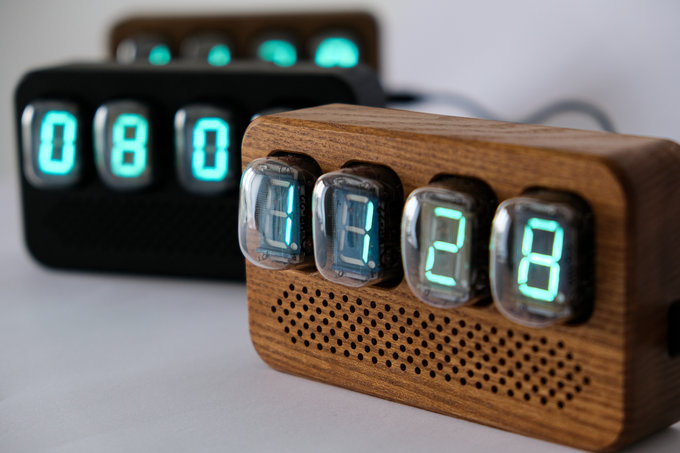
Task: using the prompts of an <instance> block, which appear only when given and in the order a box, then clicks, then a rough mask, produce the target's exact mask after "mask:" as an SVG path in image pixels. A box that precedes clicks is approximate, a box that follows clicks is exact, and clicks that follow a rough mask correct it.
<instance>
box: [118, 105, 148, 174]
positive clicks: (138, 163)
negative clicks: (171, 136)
mask: <svg viewBox="0 0 680 453" xmlns="http://www.w3.org/2000/svg"><path fill="white" fill-rule="evenodd" d="M148 139H149V123H148V122H147V120H146V118H144V117H143V116H142V115H140V114H138V113H123V114H121V115H120V116H118V118H116V121H115V122H114V123H113V127H112V132H111V141H112V144H113V147H112V148H111V172H112V173H113V174H114V175H116V176H118V177H120V178H137V177H139V176H140V175H141V174H142V173H144V170H146V157H147V149H146V143H147V141H148Z"/></svg>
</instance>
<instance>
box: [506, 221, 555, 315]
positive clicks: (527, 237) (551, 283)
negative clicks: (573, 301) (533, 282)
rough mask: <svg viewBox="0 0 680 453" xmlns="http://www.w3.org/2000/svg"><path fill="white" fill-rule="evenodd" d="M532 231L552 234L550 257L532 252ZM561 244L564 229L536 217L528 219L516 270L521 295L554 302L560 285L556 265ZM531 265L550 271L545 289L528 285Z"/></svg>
mask: <svg viewBox="0 0 680 453" xmlns="http://www.w3.org/2000/svg"><path fill="white" fill-rule="evenodd" d="M534 230H542V231H547V232H549V233H554V236H553V244H552V253H551V254H550V255H545V254H542V253H535V252H533V251H532V248H533V244H534ZM563 243H564V229H563V228H562V227H561V226H560V224H559V223H558V222H556V221H555V220H546V219H539V218H537V217H532V218H530V219H529V221H528V222H527V225H526V226H525V227H524V236H523V237H522V256H523V258H522V259H521V260H520V262H519V268H518V270H517V284H518V285H519V290H520V292H521V293H522V294H524V295H525V296H527V297H531V298H532V299H537V300H542V301H544V302H552V301H554V300H555V297H557V292H558V289H559V284H560V265H559V264H558V263H559V261H560V259H561V258H562V248H563ZM532 264H533V265H536V266H544V267H547V268H549V269H550V274H549V277H548V282H547V283H548V287H547V288H538V287H534V286H530V285H529V283H528V280H529V267H530V266H531V265H532Z"/></svg>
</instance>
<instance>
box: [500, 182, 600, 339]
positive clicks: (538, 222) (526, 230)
mask: <svg viewBox="0 0 680 453" xmlns="http://www.w3.org/2000/svg"><path fill="white" fill-rule="evenodd" d="M594 256H595V242H594V236H593V216H592V211H591V210H590V207H589V206H588V203H587V202H586V201H585V200H584V199H582V198H581V197H579V196H577V195H575V194H572V193H569V192H561V191H553V190H548V189H531V190H529V191H527V192H526V193H525V194H523V195H522V196H520V197H516V198H510V199H508V200H505V201H504V202H502V203H501V204H500V206H499V207H498V210H497V211H496V216H495V218H494V220H493V227H492V233H491V241H490V243H489V264H490V266H489V281H490V282H491V293H492V296H493V300H494V303H495V304H496V306H497V307H498V309H499V310H500V311H501V312H502V313H503V314H504V315H505V316H507V317H508V318H510V319H511V320H513V321H515V322H518V323H520V324H524V325H527V326H532V327H545V326H549V325H551V324H554V323H556V322H567V321H569V322H581V321H582V320H584V319H585V318H587V316H588V315H589V314H590V313H591V312H592V307H593V301H594V299H593V295H594V286H593V280H594V279H593V274H594V272H595V268H594Z"/></svg>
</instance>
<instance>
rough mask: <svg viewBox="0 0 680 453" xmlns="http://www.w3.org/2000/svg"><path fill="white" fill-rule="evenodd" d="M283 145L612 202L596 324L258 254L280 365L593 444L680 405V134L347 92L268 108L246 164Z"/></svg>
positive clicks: (664, 422)
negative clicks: (675, 321) (388, 104)
mask: <svg viewBox="0 0 680 453" xmlns="http://www.w3.org/2000/svg"><path fill="white" fill-rule="evenodd" d="M275 151H289V152H295V153H302V154H306V155H308V156H311V157H313V158H314V159H315V160H316V161H317V162H318V163H319V165H320V166H321V169H322V171H323V172H324V173H326V172H330V171H333V170H336V169H339V168H341V167H342V166H343V165H344V164H346V163H347V162H349V161H356V160H359V161H366V162H374V163H380V164H383V165H387V166H389V167H390V168H391V169H392V170H394V171H395V172H396V173H397V174H398V175H399V177H400V179H401V181H402V184H403V186H404V195H405V196H406V195H408V194H409V193H410V192H411V191H412V190H414V189H415V188H417V187H421V186H425V185H427V184H428V183H429V182H430V180H431V179H432V178H433V177H434V176H435V175H440V174H450V175H461V176H469V177H475V178H479V179H481V180H483V181H485V182H486V183H487V184H489V186H491V188H492V189H493V190H494V192H495V193H496V196H497V197H498V200H499V202H500V201H503V200H505V199H507V198H510V197H515V196H518V195H519V194H521V193H522V192H523V191H525V190H526V189H528V188H533V187H543V188H551V189H557V190H564V191H569V192H573V193H575V194H577V195H579V196H581V197H582V198H583V199H585V200H586V201H587V202H588V203H589V204H590V207H591V209H592V210H593V213H594V216H595V249H594V253H595V259H594V261H595V273H596V285H595V301H594V310H593V313H592V315H591V317H590V318H589V319H588V320H587V321H586V322H584V323H581V324H579V325H558V326H553V327H549V328H543V329H532V328H527V327H523V326H520V325H518V324H515V323H512V322H511V321H509V320H507V319H506V318H505V317H503V316H502V315H501V314H500V313H499V312H498V311H497V310H496V309H495V308H494V305H493V304H489V305H485V306H471V307H468V306H466V307H462V308H456V309H440V308H435V307H431V306H429V305H426V304H424V303H422V302H420V301H419V300H418V299H417V298H416V297H415V296H413V295H412V293H411V291H410V289H409V288H408V285H407V284H406V281H405V280H402V281H401V283H400V284H399V285H398V286H396V287H394V288H379V287H363V288H359V289H353V288H346V287H343V286H340V285H336V284H333V283H330V282H328V281H326V280H324V279H323V278H322V277H321V276H320V275H319V273H318V272H316V271H314V270H313V269H312V270H310V271H279V272H274V271H267V270H263V269H260V268H258V267H255V266H253V265H251V264H248V265H247V285H248V309H249V322H250V333H251V337H252V341H253V343H254V345H255V347H256V349H257V351H258V353H259V354H260V355H261V357H262V358H263V359H264V360H265V361H266V362H267V363H268V364H269V365H271V366H272V367H274V368H276V369H278V370H281V371H285V372H288V373H293V374H296V375H300V376H305V377H308V378H311V379H315V380H318V381H322V382H326V383H329V384H333V385H338V386H341V387H346V388H349V389H352V390H356V391H359V392H363V393H367V394H370V395H375V396H379V397H381V398H386V399H389V400H393V401H398V402H401V403H405V404H409V405H413V406H417V407H421V408H424V409H428V410H431V411H435V412H439V413H442V414H447V415H452V416H456V417H460V418H464V419H468V420H472V421H475V422H479V423H484V424H486V425H490V426H494V427H498V428H502V429H505V430H509V431H514V432H517V433H521V434H525V435H528V436H532V437H537V438H541V439H546V440H550V441H553V442H558V443H562V444H566V445H570V446H574V447H578V448H584V449H588V450H596V451H610V450H616V449H618V448H621V447H622V446H624V445H627V444H629V443H631V442H633V441H635V440H637V439H640V438H642V437H643V436H646V435H648V434H650V433H652V432H654V431H657V430H659V429H662V428H664V427H666V426H668V425H670V424H672V423H674V422H675V421H677V420H678V419H680V385H679V384H680V357H671V354H669V348H668V343H667V338H668V337H669V332H670V331H671V330H672V329H678V328H680V326H678V325H672V324H671V323H669V320H668V317H669V310H670V307H671V305H672V304H673V303H674V302H675V301H678V300H680V265H679V264H678V258H677V257H678V256H680V235H678V234H677V232H678V230H680V190H679V189H678V186H677V183H678V176H679V175H680V147H678V145H677V144H675V143H673V142H669V141H666V140H661V139H654V138H644V137H635V136H625V135H618V134H610V133H603V132H592V131H580V130H572V129H562V128H553V127H546V126H534V125H520V124H509V123H500V122H493V121H484V120H476V119H467V118H456V117H445V116H439V115H432V114H423V113H413V112H405V111H398V110H386V109H376V108H365V107H352V106H345V105H330V106H323V107H316V108H311V109H304V110H298V111H293V112H287V113H282V114H277V115H272V116H265V117H262V118H259V119H257V120H256V121H254V122H253V123H251V125H250V126H249V128H248V130H247V132H246V134H245V137H244V140H243V148H242V152H243V156H242V158H243V165H244V166H245V165H246V164H247V163H248V162H250V161H251V160H253V159H255V158H258V157H263V156H267V155H269V154H270V153H272V152H275Z"/></svg>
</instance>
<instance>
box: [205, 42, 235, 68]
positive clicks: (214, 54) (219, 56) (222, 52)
mask: <svg viewBox="0 0 680 453" xmlns="http://www.w3.org/2000/svg"><path fill="white" fill-rule="evenodd" d="M230 61H231V51H230V50H229V47H228V46H226V45H224V44H216V45H214V46H213V47H212V49H210V52H208V63H210V64H211V65H213V66H226V65H228V64H229V62H230Z"/></svg>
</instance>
